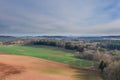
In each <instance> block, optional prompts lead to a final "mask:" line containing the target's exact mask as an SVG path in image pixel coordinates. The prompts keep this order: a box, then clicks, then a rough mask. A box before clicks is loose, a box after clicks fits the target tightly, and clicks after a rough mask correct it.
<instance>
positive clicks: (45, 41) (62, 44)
mask: <svg viewBox="0 0 120 80" xmlns="http://www.w3.org/2000/svg"><path fill="white" fill-rule="evenodd" d="M34 45H46V46H54V47H58V48H65V49H68V50H76V51H79V52H83V51H84V47H83V46H81V45H79V44H75V43H73V42H71V41H64V40H50V39H49V40H48V39H41V40H39V41H36V42H34Z"/></svg>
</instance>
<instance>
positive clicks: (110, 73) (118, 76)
mask: <svg viewBox="0 0 120 80" xmlns="http://www.w3.org/2000/svg"><path fill="white" fill-rule="evenodd" d="M105 73H106V75H107V78H108V80H120V61H118V62H117V61H115V62H112V63H111V64H109V66H108V67H107V68H106V69H105Z"/></svg>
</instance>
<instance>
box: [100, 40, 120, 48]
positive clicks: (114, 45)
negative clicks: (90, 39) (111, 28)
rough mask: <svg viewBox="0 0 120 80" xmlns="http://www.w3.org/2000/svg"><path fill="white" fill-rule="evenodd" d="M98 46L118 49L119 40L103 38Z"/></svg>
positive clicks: (119, 45) (119, 46)
mask: <svg viewBox="0 0 120 80" xmlns="http://www.w3.org/2000/svg"><path fill="white" fill-rule="evenodd" d="M99 46H100V47H101V48H105V49H108V50H120V40H105V41H104V40H103V41H101V42H100V45H99Z"/></svg>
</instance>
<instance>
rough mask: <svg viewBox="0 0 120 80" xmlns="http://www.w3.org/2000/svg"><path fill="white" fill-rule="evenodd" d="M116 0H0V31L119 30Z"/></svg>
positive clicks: (89, 32)
mask: <svg viewBox="0 0 120 80" xmlns="http://www.w3.org/2000/svg"><path fill="white" fill-rule="evenodd" d="M119 3H120V1H118V0H74V1H73V0H1V1H0V34H9V35H44V34H49V35H94V34H97V35H109V34H120V32H119V30H120V28H119V25H120V24H119V23H120V15H119V13H120V11H119V8H120V4H119Z"/></svg>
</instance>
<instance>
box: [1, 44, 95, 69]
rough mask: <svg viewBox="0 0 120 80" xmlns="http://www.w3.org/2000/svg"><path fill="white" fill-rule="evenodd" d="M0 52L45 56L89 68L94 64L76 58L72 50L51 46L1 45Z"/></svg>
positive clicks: (44, 57)
mask: <svg viewBox="0 0 120 80" xmlns="http://www.w3.org/2000/svg"><path fill="white" fill-rule="evenodd" d="M0 52H3V53H6V54H14V55H24V56H32V57H38V58H43V59H47V60H52V61H56V62H60V63H64V64H68V65H70V66H75V67H79V68H87V67H90V66H92V65H93V62H92V61H89V60H85V59H77V58H74V57H73V53H72V52H67V51H64V50H59V49H55V48H50V47H37V48H36V47H30V46H0Z"/></svg>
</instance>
